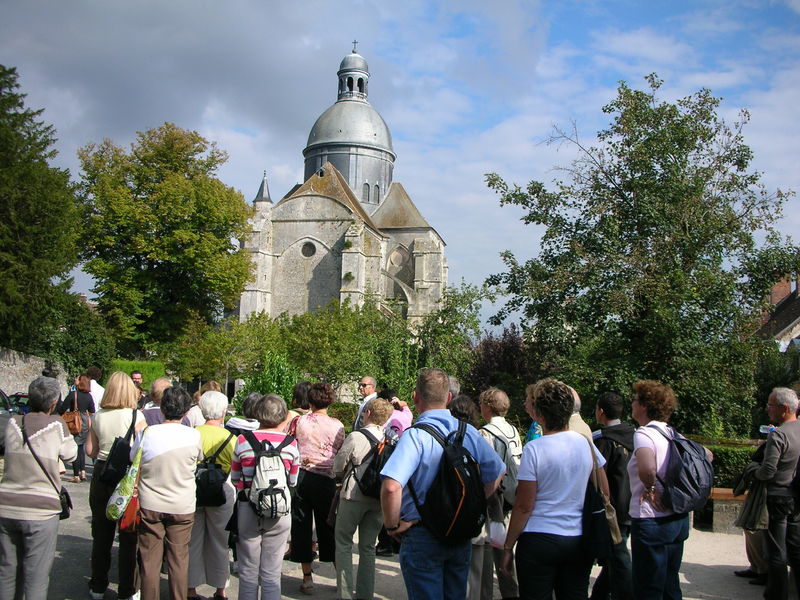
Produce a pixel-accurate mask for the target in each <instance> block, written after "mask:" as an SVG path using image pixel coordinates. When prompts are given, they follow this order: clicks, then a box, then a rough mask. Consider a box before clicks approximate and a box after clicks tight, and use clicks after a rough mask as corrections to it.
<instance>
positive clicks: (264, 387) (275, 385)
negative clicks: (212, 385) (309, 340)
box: [233, 351, 303, 414]
mask: <svg viewBox="0 0 800 600" xmlns="http://www.w3.org/2000/svg"><path fill="white" fill-rule="evenodd" d="M301 379H303V376H302V373H300V371H299V369H297V367H295V366H294V365H293V364H292V363H290V362H289V360H288V359H287V358H286V355H284V354H278V353H276V352H271V351H267V352H266V353H265V354H264V358H263V360H262V361H261V366H260V368H258V369H256V370H255V372H254V373H253V374H252V375H251V376H249V377H247V378H245V382H244V385H243V386H242V387H241V388H240V389H239V391H238V392H237V393H236V397H235V398H234V400H233V405H234V407H235V409H236V413H237V414H241V409H242V402H243V401H244V399H245V398H246V397H247V395H248V394H250V393H251V392H258V393H259V394H278V395H279V396H280V397H281V398H283V399H284V400H286V404H287V406H289V405H291V403H292V390H293V389H294V386H295V384H296V383H297V382H298V381H300V380H301Z"/></svg>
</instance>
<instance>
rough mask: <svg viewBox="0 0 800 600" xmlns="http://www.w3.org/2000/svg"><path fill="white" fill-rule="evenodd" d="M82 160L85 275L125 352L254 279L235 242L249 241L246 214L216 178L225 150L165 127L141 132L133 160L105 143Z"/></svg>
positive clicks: (206, 312)
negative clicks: (248, 280)
mask: <svg viewBox="0 0 800 600" xmlns="http://www.w3.org/2000/svg"><path fill="white" fill-rule="evenodd" d="M79 157H80V161H81V167H82V170H83V176H82V183H81V197H82V200H83V204H84V208H85V213H86V217H87V225H86V229H85V235H84V239H85V240H86V246H85V250H84V258H85V259H86V260H87V262H86V271H87V272H89V273H90V274H91V275H93V276H94V278H95V281H96V285H95V288H94V291H95V293H96V294H97V295H98V298H99V299H98V305H99V308H100V311H101V312H102V313H103V315H104V316H105V317H106V319H107V320H108V322H109V323H110V325H111V326H112V328H113V329H114V331H115V332H116V333H117V335H118V336H119V338H120V340H121V342H122V343H123V344H124V346H123V347H124V348H125V349H126V350H128V351H138V350H141V349H142V348H144V347H145V346H147V345H148V344H151V343H159V342H164V341H166V340H169V339H170V338H174V337H175V336H176V335H178V334H179V333H180V332H181V331H182V330H183V329H184V327H185V325H186V324H187V323H188V322H189V321H190V320H191V319H192V317H193V315H199V316H200V318H202V319H203V320H205V321H206V322H208V323H211V322H212V321H213V320H214V319H215V318H218V317H220V316H221V315H222V312H223V310H224V309H230V308H233V307H234V306H235V304H236V302H237V300H238V299H239V296H240V294H241V292H242V289H243V287H244V284H245V282H246V281H247V279H248V278H249V277H250V272H251V261H250V258H249V256H248V255H247V254H246V253H245V252H244V251H243V250H241V249H240V248H239V247H238V244H237V243H236V242H235V240H236V239H241V238H243V237H244V236H245V235H246V234H247V233H248V231H249V226H248V223H247V219H248V217H249V216H250V215H251V209H250V207H249V206H248V205H247V203H246V202H245V201H244V199H243V197H242V195H241V194H240V193H239V192H237V191H235V190H234V189H233V188H230V187H228V186H226V185H224V184H223V183H222V182H221V181H220V180H219V179H217V178H216V177H215V175H216V172H217V169H218V168H219V166H220V165H221V164H223V163H224V162H225V160H227V155H226V154H225V153H224V152H223V151H221V150H219V149H218V148H217V147H216V145H215V144H214V143H212V142H209V141H208V140H206V139H204V138H203V137H202V136H200V134H198V133H197V132H194V131H186V130H183V129H181V128H179V127H177V126H175V125H173V124H172V123H165V124H164V125H162V126H160V127H157V128H155V129H151V130H149V131H145V132H140V133H139V134H138V136H137V140H136V142H134V143H133V144H132V146H131V150H130V152H125V151H124V150H123V149H122V148H119V147H118V146H115V145H114V144H113V143H112V142H111V141H109V140H105V141H103V142H102V143H100V144H89V145H88V146H86V147H84V148H83V149H82V150H81V151H80V152H79Z"/></svg>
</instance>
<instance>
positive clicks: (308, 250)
mask: <svg viewBox="0 0 800 600" xmlns="http://www.w3.org/2000/svg"><path fill="white" fill-rule="evenodd" d="M300 252H302V253H303V256H305V257H306V258H308V257H310V256H314V255H315V254H316V253H317V247H316V246H315V245H314V244H312V243H311V242H306V243H305V244H303V247H302V248H300Z"/></svg>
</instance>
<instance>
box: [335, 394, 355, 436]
mask: <svg viewBox="0 0 800 600" xmlns="http://www.w3.org/2000/svg"><path fill="white" fill-rule="evenodd" d="M357 414H358V404H356V403H355V402H334V403H333V404H331V405H330V406H329V407H328V416H329V417H333V418H334V419H339V420H340V421H341V422H342V424H343V425H344V429H345V431H346V432H347V433H350V431H351V430H352V428H353V422H354V421H355V420H356V415H357Z"/></svg>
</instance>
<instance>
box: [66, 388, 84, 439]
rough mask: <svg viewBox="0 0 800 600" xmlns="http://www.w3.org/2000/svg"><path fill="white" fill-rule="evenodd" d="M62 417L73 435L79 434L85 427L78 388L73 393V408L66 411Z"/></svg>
mask: <svg viewBox="0 0 800 600" xmlns="http://www.w3.org/2000/svg"><path fill="white" fill-rule="evenodd" d="M61 418H62V419H64V422H66V424H67V429H69V432H70V433H71V434H72V435H78V434H79V433H80V432H81V430H82V429H83V421H82V420H81V413H80V411H79V410H78V390H75V391H74V392H73V393H72V410H68V411H66V412H65V413H64V414H63V415H61Z"/></svg>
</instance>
